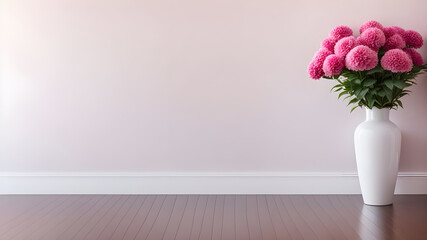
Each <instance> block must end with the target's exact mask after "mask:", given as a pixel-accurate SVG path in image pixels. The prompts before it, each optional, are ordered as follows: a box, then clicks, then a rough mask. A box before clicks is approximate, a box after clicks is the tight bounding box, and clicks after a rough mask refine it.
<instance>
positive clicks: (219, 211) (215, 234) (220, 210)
mask: <svg viewBox="0 0 427 240" xmlns="http://www.w3.org/2000/svg"><path fill="white" fill-rule="evenodd" d="M224 202H225V196H224V195H220V196H218V197H217V199H216V204H215V213H214V217H213V224H212V240H220V239H221V237H222V226H223V222H224Z"/></svg>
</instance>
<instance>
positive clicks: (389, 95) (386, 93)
mask: <svg viewBox="0 0 427 240" xmlns="http://www.w3.org/2000/svg"><path fill="white" fill-rule="evenodd" d="M385 96H386V97H387V99H388V100H389V101H390V102H391V101H392V100H393V92H392V91H391V90H388V91H386V92H385Z"/></svg>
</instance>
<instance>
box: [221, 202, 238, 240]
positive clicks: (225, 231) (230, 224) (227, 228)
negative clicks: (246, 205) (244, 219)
mask: <svg viewBox="0 0 427 240" xmlns="http://www.w3.org/2000/svg"><path fill="white" fill-rule="evenodd" d="M235 208H236V196H235V195H226V196H225V199H224V208H223V209H224V211H223V212H224V213H223V221H222V233H221V239H223V240H233V239H236V215H235V214H236V211H235Z"/></svg>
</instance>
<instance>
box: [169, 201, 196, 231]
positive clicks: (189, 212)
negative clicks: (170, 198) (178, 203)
mask: <svg viewBox="0 0 427 240" xmlns="http://www.w3.org/2000/svg"><path fill="white" fill-rule="evenodd" d="M199 202H200V196H199V195H190V196H189V197H188V201H187V205H186V206H185V211H184V213H183V215H182V219H181V221H180V223H179V226H178V230H177V232H176V234H175V236H174V238H173V239H190V236H191V230H192V228H193V224H194V219H195V216H196V209H197V206H199V205H200V204H199Z"/></svg>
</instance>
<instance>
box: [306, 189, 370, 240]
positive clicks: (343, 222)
mask: <svg viewBox="0 0 427 240" xmlns="http://www.w3.org/2000/svg"><path fill="white" fill-rule="evenodd" d="M311 199H312V201H314V202H315V203H317V206H318V208H320V209H321V210H322V211H324V212H325V213H327V214H328V215H329V217H330V218H331V219H332V221H334V222H335V224H336V225H338V226H339V228H340V229H341V231H342V232H343V233H344V234H345V235H346V237H347V239H354V240H359V239H366V240H368V239H372V236H370V235H364V236H359V235H358V233H357V225H358V222H357V219H355V218H352V217H348V216H347V217H343V215H342V214H341V213H340V211H339V210H337V209H336V207H335V206H333V205H332V204H330V202H329V201H328V200H327V199H326V197H325V196H312V197H311ZM313 208H315V206H314V207H313Z"/></svg>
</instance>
